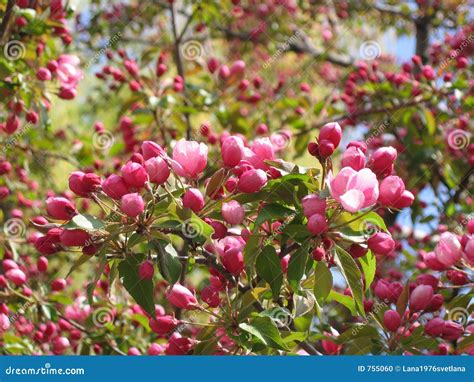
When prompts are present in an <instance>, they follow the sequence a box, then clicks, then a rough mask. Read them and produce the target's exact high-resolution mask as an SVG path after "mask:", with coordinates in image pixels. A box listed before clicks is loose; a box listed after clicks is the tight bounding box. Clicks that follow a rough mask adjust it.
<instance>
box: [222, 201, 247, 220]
mask: <svg viewBox="0 0 474 382" xmlns="http://www.w3.org/2000/svg"><path fill="white" fill-rule="evenodd" d="M221 212H222V217H223V218H224V220H225V221H226V222H227V223H229V224H232V225H237V224H240V223H242V221H243V220H244V217H245V210H244V207H242V205H241V204H240V203H239V202H238V201H236V200H231V201H230V202H228V203H223V204H222V210H221Z"/></svg>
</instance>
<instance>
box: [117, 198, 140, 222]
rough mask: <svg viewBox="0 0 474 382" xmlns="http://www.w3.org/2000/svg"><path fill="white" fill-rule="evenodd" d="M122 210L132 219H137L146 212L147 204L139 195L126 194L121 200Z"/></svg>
mask: <svg viewBox="0 0 474 382" xmlns="http://www.w3.org/2000/svg"><path fill="white" fill-rule="evenodd" d="M120 209H121V210H122V212H123V213H125V214H126V215H127V216H129V217H131V218H135V217H137V216H138V215H140V214H141V213H142V212H143V211H144V210H145V202H144V201H143V199H142V197H141V196H140V195H138V194H137V193H133V194H126V195H124V196H122V198H121V199H120Z"/></svg>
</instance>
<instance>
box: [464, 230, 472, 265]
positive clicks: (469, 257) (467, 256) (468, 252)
mask: <svg viewBox="0 0 474 382" xmlns="http://www.w3.org/2000/svg"><path fill="white" fill-rule="evenodd" d="M464 258H465V259H466V261H467V262H468V263H469V264H471V265H474V237H472V238H471V239H469V240H468V241H467V243H466V245H465V246H464Z"/></svg>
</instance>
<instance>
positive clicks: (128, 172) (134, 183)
mask: <svg viewBox="0 0 474 382" xmlns="http://www.w3.org/2000/svg"><path fill="white" fill-rule="evenodd" d="M121 171H122V177H123V180H124V181H125V183H126V184H127V185H128V186H130V187H135V188H142V187H143V186H144V185H145V183H146V182H147V181H148V174H147V172H146V170H145V168H144V167H143V166H142V165H141V164H138V163H136V162H128V163H127V164H126V165H125V166H123V167H122V170H121Z"/></svg>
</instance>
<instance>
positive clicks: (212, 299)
mask: <svg viewBox="0 0 474 382" xmlns="http://www.w3.org/2000/svg"><path fill="white" fill-rule="evenodd" d="M201 299H202V300H203V301H204V302H205V303H206V304H207V305H209V306H210V307H211V308H217V307H218V306H219V305H220V303H221V299H220V297H219V291H218V290H217V289H215V288H214V287H213V286H212V285H210V286H208V287H205V288H203V289H202V291H201Z"/></svg>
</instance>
